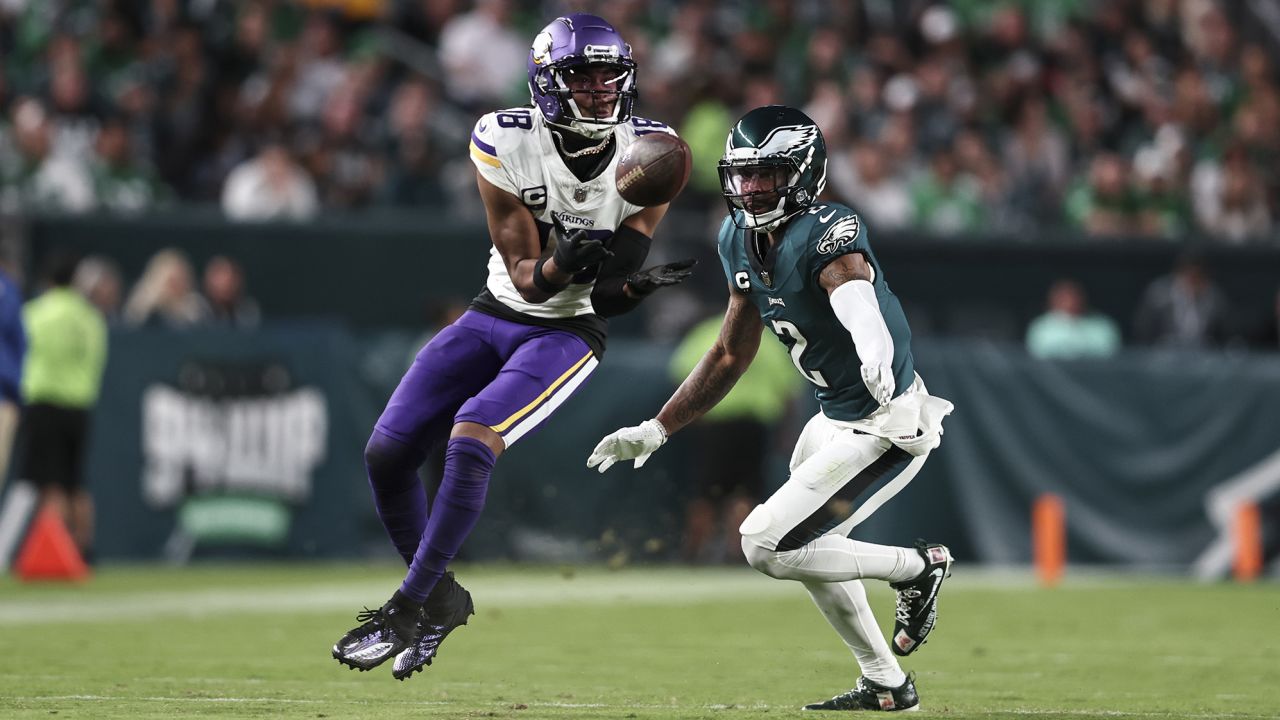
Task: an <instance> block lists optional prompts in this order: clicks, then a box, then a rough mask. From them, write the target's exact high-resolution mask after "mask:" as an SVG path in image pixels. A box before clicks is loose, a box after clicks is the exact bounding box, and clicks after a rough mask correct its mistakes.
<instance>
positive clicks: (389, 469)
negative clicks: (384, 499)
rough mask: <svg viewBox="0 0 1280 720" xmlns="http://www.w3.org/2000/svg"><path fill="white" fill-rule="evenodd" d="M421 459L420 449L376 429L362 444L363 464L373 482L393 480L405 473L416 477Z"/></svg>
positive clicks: (382, 482) (381, 482) (383, 482)
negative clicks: (366, 442) (367, 440)
mask: <svg viewBox="0 0 1280 720" xmlns="http://www.w3.org/2000/svg"><path fill="white" fill-rule="evenodd" d="M423 459H424V458H423V455H422V453H421V451H419V450H416V449H415V448H413V447H410V446H409V445H407V444H406V443H403V442H400V441H399V440H396V439H395V438H393V437H390V436H389V435H384V434H382V433H380V432H377V431H375V432H374V433H373V435H371V436H369V442H368V444H366V445H365V446H364V466H365V468H366V469H367V470H368V471H369V479H370V480H371V481H373V482H375V483H380V484H385V483H387V482H394V481H395V480H398V479H400V478H403V477H404V476H405V475H406V474H407V475H411V476H412V477H413V478H414V479H417V474H416V471H417V469H418V466H419V465H421V464H422V461H423Z"/></svg>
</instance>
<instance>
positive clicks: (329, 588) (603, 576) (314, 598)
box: [0, 568, 1186, 627]
mask: <svg viewBox="0 0 1280 720" xmlns="http://www.w3.org/2000/svg"><path fill="white" fill-rule="evenodd" d="M1067 575H1068V581H1067V582H1066V583H1064V585H1063V586H1062V587H1061V588H1060V590H1062V591H1070V590H1081V589H1093V588H1108V587H1117V585H1125V584H1129V583H1134V582H1168V583H1170V584H1185V582H1186V578H1185V577H1177V576H1143V577H1135V576H1132V575H1125V574H1123V573H1112V572H1107V571H1094V570H1088V569H1081V570H1080V571H1077V570H1075V569H1071V568H1069V569H1068V572H1067ZM466 585H467V588H468V589H470V590H471V591H472V592H473V593H474V594H475V595H476V596H477V597H478V598H480V599H481V602H482V603H483V605H484V607H486V608H489V607H547V606H551V605H562V604H568V605H572V604H584V605H600V604H608V603H615V602H637V603H647V604H656V605H683V604H687V603H698V602H713V601H717V600H732V599H768V598H790V597H799V598H803V597H804V593H803V591H802V590H801V589H800V588H799V587H798V584H797V583H794V582H790V581H778V580H773V579H770V578H767V577H765V576H763V575H760V574H759V573H757V572H755V571H753V570H749V569H746V568H742V569H657V570H645V569H641V570H623V571H620V572H614V573H606V572H597V571H591V570H589V571H587V572H580V573H578V574H577V575H575V576H574V577H573V578H571V579H566V578H563V577H560V576H559V575H538V574H534V573H528V574H524V573H522V574H518V575H500V574H486V573H485V572H484V571H483V569H482V568H480V569H478V570H477V574H476V576H475V577H474V578H472V577H467V578H466ZM394 586H395V582H394V580H393V579H392V578H390V577H388V578H387V579H383V580H376V581H374V580H367V581H360V582H346V583H312V584H297V585H287V584H286V585H276V586H271V587H264V588H249V587H237V588H234V589H211V588H207V587H206V588H192V589H190V590H160V591H151V592H118V593H117V592H110V593H102V594H94V595H92V596H84V595H83V594H81V593H78V592H76V593H68V594H58V595H46V596H43V597H40V598H35V599H31V600H20V601H12V600H4V599H0V627H3V626H6V625H18V624H30V623H55V622H57V623H62V622H99V621H103V620H135V619H148V618H157V617H186V618H197V617H206V616H219V615H233V614H258V615H279V614H296V613H307V612H310V613H325V612H332V611H343V612H350V611H354V610H355V609H358V608H360V607H362V606H365V605H368V606H370V607H373V606H375V605H377V604H379V603H381V602H382V601H383V600H384V599H385V598H386V596H387V592H388V589H389V588H393V587H394ZM1038 588H1039V586H1038V585H1037V584H1036V582H1035V578H1034V576H1032V575H1031V574H1030V573H1028V572H1027V571H1026V570H1025V569H1011V568H1006V569H991V568H983V569H977V568H974V569H970V570H967V571H965V575H964V576H963V577H961V578H955V579H952V580H951V582H950V583H948V585H947V588H946V590H945V592H947V593H960V592H965V591H967V590H976V591H989V590H992V589H999V590H1002V591H1025V592H1034V591H1036V590H1038Z"/></svg>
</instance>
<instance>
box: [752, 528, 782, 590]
mask: <svg viewBox="0 0 1280 720" xmlns="http://www.w3.org/2000/svg"><path fill="white" fill-rule="evenodd" d="M742 555H743V556H744V557H746V559H747V564H748V565H750V566H751V567H753V568H755V569H756V570H757V571H759V572H761V573H764V574H765V575H768V576H769V577H771V578H777V579H779V580H782V579H784V578H783V577H782V575H781V571H782V567H781V566H780V565H779V564H778V562H777V558H778V553H777V551H775V550H770V549H768V548H766V547H762V546H760V545H757V544H755V543H754V542H752V541H751V539H750V538H748V537H746V536H745V535H744V536H743V538H742Z"/></svg>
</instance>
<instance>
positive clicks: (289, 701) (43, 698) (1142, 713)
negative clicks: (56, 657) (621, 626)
mask: <svg viewBox="0 0 1280 720" xmlns="http://www.w3.org/2000/svg"><path fill="white" fill-rule="evenodd" d="M6 699H8V700H13V701H17V702H116V703H118V702H163V703H279V704H281V705H374V704H376V705H379V706H385V705H405V706H414V707H420V706H423V705H434V706H448V705H458V704H461V703H454V702H448V701H443V700H388V699H377V700H341V699H335V700H304V699H297V698H270V697H202V698H200V697H166V696H150V697H127V696H119V697H115V696H111V695H28V696H23V697H9V698H6ZM482 704H483V703H482ZM488 705H490V706H491V707H494V708H510V707H511V706H513V705H524V706H526V707H537V708H566V709H572V708H614V709H617V710H628V709H635V710H695V709H697V710H728V709H731V708H733V709H742V710H772V709H774V706H772V705H767V704H763V703H756V704H752V705H724V704H718V703H717V704H711V705H679V704H671V703H647V704H636V703H627V704H625V705H610V704H608V703H563V702H536V701H535V702H501V703H488ZM777 709H779V710H794V709H798V707H793V706H790V705H778V706H777ZM921 709H923V707H922V708H921ZM974 712H982V713H990V714H992V715H1026V716H1038V715H1070V716H1072V717H1108V718H1124V717H1141V718H1166V717H1169V718H1171V717H1177V718H1199V719H1203V720H1217V719H1219V718H1239V719H1240V720H1250V719H1251V718H1270V717H1274V716H1273V715H1253V714H1249V713H1186V712H1177V713H1174V712H1158V711H1153V710H1137V711H1133V712H1126V711H1124V710H1052V709H1048V708H1043V709H1035V708H1012V709H1005V708H981V709H979V710H976V711H974Z"/></svg>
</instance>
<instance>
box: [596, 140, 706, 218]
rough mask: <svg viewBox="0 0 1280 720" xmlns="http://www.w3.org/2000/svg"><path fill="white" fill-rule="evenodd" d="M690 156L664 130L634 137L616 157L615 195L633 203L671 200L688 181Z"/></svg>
mask: <svg viewBox="0 0 1280 720" xmlns="http://www.w3.org/2000/svg"><path fill="white" fill-rule="evenodd" d="M692 169H693V155H692V153H690V152H689V146H688V145H687V144H685V141H683V140H681V139H680V138H678V137H676V136H675V135H668V134H667V133H665V132H651V133H648V134H646V135H641V136H640V137H638V138H636V141H635V142H633V143H631V147H629V148H627V149H626V151H625V152H623V153H622V157H621V158H619V159H618V169H617V173H616V174H615V177H614V179H615V181H616V182H617V184H618V194H619V195H621V196H622V198H623V199H624V200H626V201H627V202H629V203H631V204H633V205H643V206H644V207H653V206H654V205H661V204H663V203H668V202H671V201H672V200H674V199H675V197H676V195H679V194H680V191H681V190H683V189H684V184H685V183H687V182H689V172H690V171H691V170H692Z"/></svg>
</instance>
